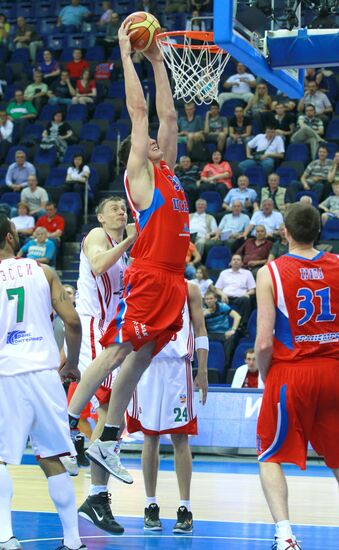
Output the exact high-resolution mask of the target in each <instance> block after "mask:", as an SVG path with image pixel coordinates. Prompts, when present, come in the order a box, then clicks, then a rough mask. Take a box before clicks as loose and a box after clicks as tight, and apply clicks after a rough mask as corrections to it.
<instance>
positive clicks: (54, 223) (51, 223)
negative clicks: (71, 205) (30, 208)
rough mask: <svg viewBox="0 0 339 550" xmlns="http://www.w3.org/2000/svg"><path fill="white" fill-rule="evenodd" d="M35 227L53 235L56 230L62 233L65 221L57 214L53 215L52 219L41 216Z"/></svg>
mask: <svg viewBox="0 0 339 550" xmlns="http://www.w3.org/2000/svg"><path fill="white" fill-rule="evenodd" d="M35 227H45V228H46V229H47V231H48V233H54V231H57V230H58V229H60V231H63V230H64V229H65V220H64V218H63V217H62V216H60V215H59V214H55V216H53V218H48V217H47V216H41V217H40V218H39V219H38V221H37V222H36V226H35Z"/></svg>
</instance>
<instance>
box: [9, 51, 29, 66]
mask: <svg viewBox="0 0 339 550" xmlns="http://www.w3.org/2000/svg"><path fill="white" fill-rule="evenodd" d="M10 62H11V63H23V64H24V65H26V64H27V65H30V59H29V49H28V48H18V49H17V50H14V51H13V52H12V55H11V59H10Z"/></svg>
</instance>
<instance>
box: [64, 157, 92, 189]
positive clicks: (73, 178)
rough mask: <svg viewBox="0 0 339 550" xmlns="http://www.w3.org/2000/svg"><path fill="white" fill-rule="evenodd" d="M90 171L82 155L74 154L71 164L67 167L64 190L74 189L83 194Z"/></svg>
mask: <svg viewBox="0 0 339 550" xmlns="http://www.w3.org/2000/svg"><path fill="white" fill-rule="evenodd" d="M90 173H91V171H90V168H89V166H87V164H85V159H84V157H83V156H82V155H81V154H76V155H74V157H73V160H72V166H70V167H69V168H68V169H67V175H66V187H67V189H66V190H67V191H76V192H78V193H80V194H81V195H83V193H84V190H85V187H86V184H87V183H88V179H89V176H90Z"/></svg>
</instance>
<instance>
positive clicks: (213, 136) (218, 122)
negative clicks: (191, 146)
mask: <svg viewBox="0 0 339 550" xmlns="http://www.w3.org/2000/svg"><path fill="white" fill-rule="evenodd" d="M227 133H228V129H227V118H226V117H224V116H220V108H219V104H218V102H217V101H212V103H211V107H210V110H209V111H207V113H206V117H205V126H204V136H205V141H206V142H207V143H216V144H217V150H218V151H220V153H221V154H222V153H223V151H224V149H225V143H226V137H227Z"/></svg>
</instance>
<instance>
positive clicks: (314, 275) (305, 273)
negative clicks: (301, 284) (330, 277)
mask: <svg viewBox="0 0 339 550" xmlns="http://www.w3.org/2000/svg"><path fill="white" fill-rule="evenodd" d="M299 271H300V279H302V280H303V281H308V280H317V279H323V278H324V274H323V270H322V269H321V267H312V268H311V269H309V268H306V267H301V268H300V269H299Z"/></svg>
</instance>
